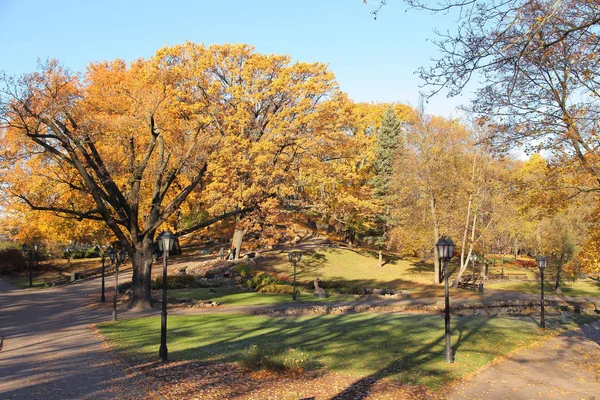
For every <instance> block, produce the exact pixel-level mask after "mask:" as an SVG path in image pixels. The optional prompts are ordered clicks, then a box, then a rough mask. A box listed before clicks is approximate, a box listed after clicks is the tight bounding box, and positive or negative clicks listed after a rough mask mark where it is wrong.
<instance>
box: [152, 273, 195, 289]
mask: <svg viewBox="0 0 600 400" xmlns="http://www.w3.org/2000/svg"><path fill="white" fill-rule="evenodd" d="M197 287H199V286H198V283H197V282H196V277H195V276H193V275H171V276H168V277H167V289H195V288H197ZM161 288H162V276H159V277H158V278H156V280H154V281H153V282H152V289H161Z"/></svg>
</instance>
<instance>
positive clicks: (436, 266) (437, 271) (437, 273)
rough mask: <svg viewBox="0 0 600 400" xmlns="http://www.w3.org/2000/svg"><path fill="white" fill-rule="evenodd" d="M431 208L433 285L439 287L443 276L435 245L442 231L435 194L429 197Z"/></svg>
mask: <svg viewBox="0 0 600 400" xmlns="http://www.w3.org/2000/svg"><path fill="white" fill-rule="evenodd" d="M429 206H430V208H431V218H432V220H433V240H434V242H433V283H434V284H436V285H439V284H440V283H441V282H442V274H441V268H440V258H439V256H438V252H437V247H436V246H435V244H436V243H437V242H438V240H440V230H439V227H438V220H437V208H436V201H435V196H434V195H433V193H432V194H431V195H430V197H429Z"/></svg>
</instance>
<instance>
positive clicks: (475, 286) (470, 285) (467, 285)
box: [458, 282, 483, 292]
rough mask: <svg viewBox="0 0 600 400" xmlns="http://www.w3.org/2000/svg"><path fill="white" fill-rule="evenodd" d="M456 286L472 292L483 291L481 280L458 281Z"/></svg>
mask: <svg viewBox="0 0 600 400" xmlns="http://www.w3.org/2000/svg"><path fill="white" fill-rule="evenodd" d="M458 287H459V288H461V289H468V290H470V291H472V292H477V291H480V292H483V282H458Z"/></svg>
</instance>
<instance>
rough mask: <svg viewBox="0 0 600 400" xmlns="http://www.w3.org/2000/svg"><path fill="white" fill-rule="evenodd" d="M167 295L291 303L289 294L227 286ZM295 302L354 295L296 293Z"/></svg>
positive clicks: (231, 301)
mask: <svg viewBox="0 0 600 400" xmlns="http://www.w3.org/2000/svg"><path fill="white" fill-rule="evenodd" d="M169 297H172V298H175V299H178V300H211V301H217V302H219V303H221V304H223V305H229V306H247V305H275V304H286V303H292V302H293V301H292V295H291V294H268V293H258V292H240V291H233V290H230V289H227V288H221V287H219V288H214V289H212V290H211V289H208V288H201V289H181V290H169ZM297 299H298V300H297V303H311V302H332V301H353V300H357V299H358V298H357V297H356V296H349V295H348V296H345V295H338V294H332V295H330V296H329V297H326V298H319V297H315V296H313V295H312V294H300V293H299V294H298V295H297Z"/></svg>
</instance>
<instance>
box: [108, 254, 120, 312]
mask: <svg viewBox="0 0 600 400" xmlns="http://www.w3.org/2000/svg"><path fill="white" fill-rule="evenodd" d="M108 257H109V258H110V264H111V265H112V264H114V265H115V292H114V293H113V315H112V320H113V321H116V320H117V290H118V287H119V262H118V261H117V253H116V251H115V249H114V248H113V247H109V248H108Z"/></svg>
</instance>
